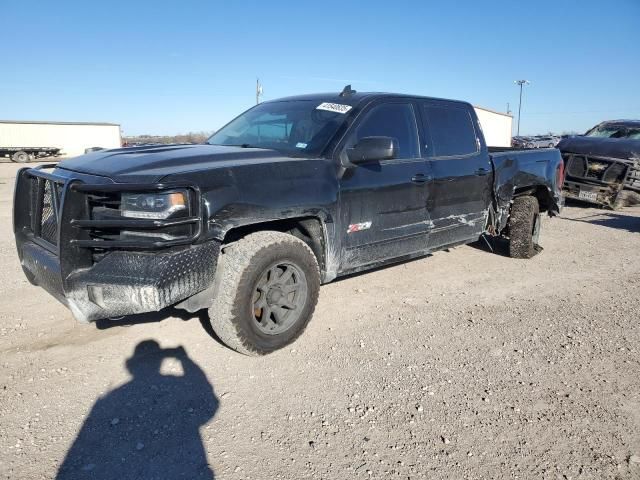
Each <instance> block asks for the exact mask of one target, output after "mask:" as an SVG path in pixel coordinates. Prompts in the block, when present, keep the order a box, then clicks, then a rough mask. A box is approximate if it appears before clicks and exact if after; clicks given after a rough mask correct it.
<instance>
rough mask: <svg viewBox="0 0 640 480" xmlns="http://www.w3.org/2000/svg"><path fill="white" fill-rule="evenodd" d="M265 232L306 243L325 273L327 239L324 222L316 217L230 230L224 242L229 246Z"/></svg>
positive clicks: (244, 226)
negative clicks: (281, 234) (288, 236)
mask: <svg viewBox="0 0 640 480" xmlns="http://www.w3.org/2000/svg"><path fill="white" fill-rule="evenodd" d="M264 230H272V231H277V232H283V233H289V234H291V235H293V236H294V237H297V238H299V239H300V240H302V241H303V242H304V243H306V244H307V245H308V246H309V248H310V249H311V251H312V252H313V253H314V255H315V256H316V260H317V261H318V266H319V267H320V271H321V272H323V273H324V271H325V261H326V257H325V245H326V243H325V238H324V229H323V228H322V222H321V221H320V219H318V218H316V217H302V218H287V219H284V220H274V221H271V222H262V223H254V224H250V225H243V226H241V227H236V228H232V229H231V230H229V231H228V232H227V233H226V235H225V236H224V239H223V241H222V245H223V248H224V245H225V244H229V243H232V242H235V241H238V240H240V239H241V238H244V237H246V236H247V235H249V234H251V233H255V232H261V231H264Z"/></svg>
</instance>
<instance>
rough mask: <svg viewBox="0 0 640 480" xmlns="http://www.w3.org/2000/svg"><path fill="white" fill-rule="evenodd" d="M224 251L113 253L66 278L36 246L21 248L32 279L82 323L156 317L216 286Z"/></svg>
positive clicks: (212, 245)
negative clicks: (145, 315)
mask: <svg viewBox="0 0 640 480" xmlns="http://www.w3.org/2000/svg"><path fill="white" fill-rule="evenodd" d="M219 251H220V244H219V243H218V242H213V241H211V242H206V243H203V244H200V245H192V246H188V247H184V248H180V249H177V250H175V251H171V252H162V253H160V252H154V253H146V252H127V251H116V252H111V253H110V254H108V255H107V256H105V257H104V258H103V259H102V260H100V261H99V262H98V263H96V264H95V265H94V266H93V267H91V268H86V269H80V270H77V271H74V272H72V273H71V274H70V275H69V276H68V277H66V278H63V277H62V273H61V268H60V263H59V260H58V258H57V257H56V256H55V255H53V254H52V253H51V252H49V251H48V250H46V249H45V248H43V247H41V246H39V245H37V244H36V243H33V242H26V243H24V244H23V245H22V246H21V259H22V268H23V269H24V270H25V273H26V274H27V276H28V277H29V279H30V280H31V281H32V282H33V283H35V284H37V285H39V286H41V287H43V288H44V289H45V290H46V291H47V292H49V293H50V294H51V295H53V296H54V297H55V298H57V299H58V300H59V301H61V302H62V303H63V304H65V305H66V306H67V307H69V309H70V310H71V311H72V312H73V315H74V316H75V317H76V319H78V320H79V321H81V322H91V321H95V320H98V319H101V318H108V317H118V316H122V315H132V314H136V313H145V312H154V311H158V310H161V309H163V308H165V307H168V306H170V305H174V304H176V303H178V302H180V301H182V300H184V299H186V298H189V297H190V296H192V295H195V294H196V293H198V292H201V291H202V290H205V289H206V288H207V287H209V286H210V285H212V283H213V278H214V275H215V269H216V264H217V259H218V254H219Z"/></svg>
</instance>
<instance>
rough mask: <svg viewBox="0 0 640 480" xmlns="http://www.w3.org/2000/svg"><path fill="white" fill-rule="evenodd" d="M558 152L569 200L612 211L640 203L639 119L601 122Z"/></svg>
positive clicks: (560, 146) (567, 141) (563, 143)
mask: <svg viewBox="0 0 640 480" xmlns="http://www.w3.org/2000/svg"><path fill="white" fill-rule="evenodd" d="M558 149H560V151H561V152H562V157H563V159H564V161H565V165H566V168H565V170H566V179H565V184H564V192H565V196H566V197H567V198H574V199H577V200H581V201H584V202H589V203H594V204H597V205H601V206H606V207H610V208H613V209H617V208H620V207H624V206H627V205H635V204H638V203H640V120H610V121H606V122H602V123H600V124H598V125H596V126H595V127H593V128H592V129H590V130H589V131H587V133H585V134H584V135H576V136H571V137H568V138H564V139H562V141H561V142H560V143H559V144H558Z"/></svg>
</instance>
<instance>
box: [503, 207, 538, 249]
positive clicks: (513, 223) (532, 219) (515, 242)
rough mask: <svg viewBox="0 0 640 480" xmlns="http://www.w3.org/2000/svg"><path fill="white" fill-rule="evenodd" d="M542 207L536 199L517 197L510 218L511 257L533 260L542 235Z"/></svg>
mask: <svg viewBox="0 0 640 480" xmlns="http://www.w3.org/2000/svg"><path fill="white" fill-rule="evenodd" d="M540 220H541V218H540V206H539V205H538V199H536V198H535V197H530V196H525V197H516V198H515V199H514V200H513V205H511V215H510V216H509V256H510V257H512V258H531V257H533V256H534V255H535V254H536V247H537V245H538V237H539V235H540V223H541V222H540Z"/></svg>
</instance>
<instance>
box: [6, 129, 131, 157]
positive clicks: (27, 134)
mask: <svg viewBox="0 0 640 480" xmlns="http://www.w3.org/2000/svg"><path fill="white" fill-rule="evenodd" d="M120 146H121V139H120V125H118V124H116V123H85V122H38V121H20V120H18V121H12V120H0V157H5V158H10V159H11V160H13V161H15V162H28V161H30V160H33V159H35V158H40V157H49V156H64V157H75V156H77V155H82V154H83V153H85V150H86V149H88V148H94V147H96V148H118V147H120Z"/></svg>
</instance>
